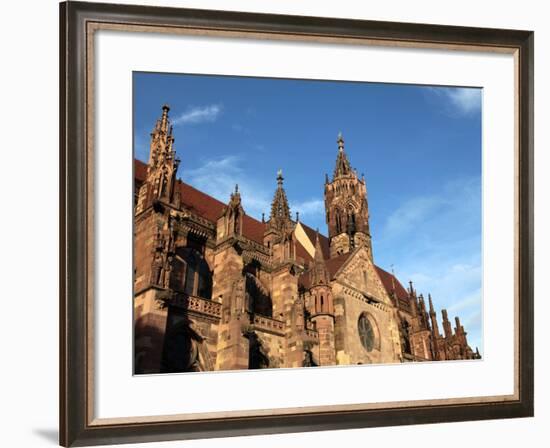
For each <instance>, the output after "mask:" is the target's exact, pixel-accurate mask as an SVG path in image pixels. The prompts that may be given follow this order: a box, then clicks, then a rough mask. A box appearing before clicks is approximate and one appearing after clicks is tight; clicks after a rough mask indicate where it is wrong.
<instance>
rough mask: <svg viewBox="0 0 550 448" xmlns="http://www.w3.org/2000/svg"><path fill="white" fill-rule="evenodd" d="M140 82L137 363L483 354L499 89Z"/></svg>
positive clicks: (243, 365)
mask: <svg viewBox="0 0 550 448" xmlns="http://www.w3.org/2000/svg"><path fill="white" fill-rule="evenodd" d="M132 92H133V104H132V115H133V116H132V123H133V124H132V129H133V136H132V138H133V163H134V166H133V180H132V182H133V186H134V188H133V191H134V197H133V198H130V197H129V198H128V201H133V204H134V205H133V213H134V215H133V232H134V233H133V270H134V272H133V282H134V283H133V325H134V327H133V328H134V335H133V350H134V356H133V359H134V366H133V370H134V371H133V373H134V374H135V375H143V374H148V375H151V374H170V373H184V372H209V371H229V370H244V369H278V368H311V367H333V368H334V367H335V366H350V365H355V366H357V365H366V364H397V363H409V362H432V363H433V362H439V361H441V362H450V361H452V362H483V328H482V321H483V319H482V311H483V288H482V271H483V266H482V150H483V148H482V102H483V89H482V88H479V87H473V86H437V85H412V84H392V83H370V82H351V81H338V80H314V79H282V78H281V79H277V78H260V77H245V76H223V75H206V74H205V75H201V74H185V73H157V72H141V71H134V72H133V74H132ZM122 181H123V182H124V181H125V180H124V179H122ZM490 317H491V318H495V317H496V316H490ZM364 368H368V367H366V366H365V367H364Z"/></svg>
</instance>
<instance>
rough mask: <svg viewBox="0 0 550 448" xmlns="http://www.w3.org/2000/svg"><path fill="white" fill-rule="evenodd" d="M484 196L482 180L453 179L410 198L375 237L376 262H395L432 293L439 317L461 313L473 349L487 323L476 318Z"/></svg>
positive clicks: (404, 275) (400, 270) (400, 275)
mask: <svg viewBox="0 0 550 448" xmlns="http://www.w3.org/2000/svg"><path fill="white" fill-rule="evenodd" d="M480 195H481V184H480V179H479V178H466V179H461V180H454V181H450V182H448V183H447V184H446V185H444V186H443V187H442V188H441V189H440V190H439V191H438V192H437V193H436V194H433V195H426V196H418V197H413V198H410V199H409V200H407V201H406V202H404V203H403V204H402V205H401V206H400V207H399V208H398V209H397V210H396V211H395V212H394V213H392V214H391V215H390V216H389V217H388V218H387V220H386V222H385V223H384V224H383V225H382V227H381V231H380V234H379V235H378V236H379V237H378V238H376V237H375V239H374V256H375V260H378V262H379V263H380V262H382V267H384V265H386V266H389V265H390V264H392V263H394V264H395V271H396V275H397V277H398V278H399V279H400V280H401V281H402V282H403V283H407V282H408V281H409V280H412V281H413V282H414V287H415V289H416V290H417V292H418V293H423V294H424V296H425V297H426V296H427V295H428V293H431V295H432V298H433V302H434V306H435V308H436V310H437V312H438V316H439V318H441V314H440V310H441V309H442V308H446V309H447V311H448V312H449V318H450V319H452V320H454V317H455V316H459V317H461V321H462V324H463V325H464V328H465V329H466V331H467V332H468V333H469V334H468V340H469V342H470V345H471V346H472V347H473V348H475V346H479V347H480V348H481V346H482V344H481V321H480V319H479V318H478V319H477V320H476V319H474V318H472V319H470V316H475V314H476V313H477V314H478V315H480V312H481V303H482V293H481V278H482V264H481V237H480V232H481V222H480V219H481V218H480V207H481V197H480ZM453 325H454V323H453ZM440 329H441V328H440Z"/></svg>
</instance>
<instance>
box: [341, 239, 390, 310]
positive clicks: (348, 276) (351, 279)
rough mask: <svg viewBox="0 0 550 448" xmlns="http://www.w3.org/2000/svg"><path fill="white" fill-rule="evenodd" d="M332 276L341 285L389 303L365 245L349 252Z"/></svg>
mask: <svg viewBox="0 0 550 448" xmlns="http://www.w3.org/2000/svg"><path fill="white" fill-rule="evenodd" d="M333 277H334V279H335V280H336V281H337V282H338V283H340V284H341V285H344V286H350V287H352V288H353V289H355V290H358V291H361V292H362V293H364V294H366V295H367V296H369V297H372V298H374V299H375V300H377V301H380V302H383V303H386V304H391V299H390V296H389V294H388V292H387V291H386V288H385V287H384V284H383V282H382V280H381V279H380V275H379V274H378V269H377V268H376V266H375V265H374V263H373V262H372V261H371V259H370V257H369V255H368V251H367V249H366V247H365V246H361V247H358V248H357V249H355V250H354V251H353V252H352V253H351V254H349V257H348V258H347V259H346V260H345V262H344V263H343V264H342V265H341V266H340V268H339V269H338V271H337V272H336V273H335V274H334V276H333Z"/></svg>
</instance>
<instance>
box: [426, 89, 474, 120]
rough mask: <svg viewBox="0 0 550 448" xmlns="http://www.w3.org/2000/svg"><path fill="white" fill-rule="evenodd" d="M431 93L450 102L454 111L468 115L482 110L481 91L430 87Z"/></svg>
mask: <svg viewBox="0 0 550 448" xmlns="http://www.w3.org/2000/svg"><path fill="white" fill-rule="evenodd" d="M429 91H430V92H433V93H435V94H436V95H438V96H441V97H444V98H446V99H448V100H449V102H450V105H451V106H452V108H453V110H455V111H458V112H459V113H460V114H462V115H468V114H471V113H474V112H479V111H480V110H481V89H478V88H468V87H430V88H429Z"/></svg>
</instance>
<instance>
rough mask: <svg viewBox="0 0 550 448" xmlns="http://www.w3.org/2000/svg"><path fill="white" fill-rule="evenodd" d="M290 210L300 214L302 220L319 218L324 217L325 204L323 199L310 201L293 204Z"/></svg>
mask: <svg viewBox="0 0 550 448" xmlns="http://www.w3.org/2000/svg"><path fill="white" fill-rule="evenodd" d="M290 210H293V211H294V212H299V213H300V219H302V218H303V217H305V218H310V219H313V218H319V217H321V218H322V217H323V215H324V213H325V202H324V201H322V200H321V199H310V200H309V201H303V202H291V203H290Z"/></svg>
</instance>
